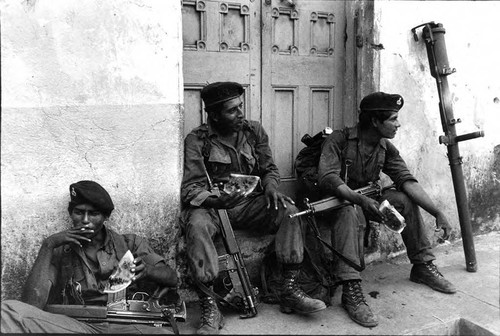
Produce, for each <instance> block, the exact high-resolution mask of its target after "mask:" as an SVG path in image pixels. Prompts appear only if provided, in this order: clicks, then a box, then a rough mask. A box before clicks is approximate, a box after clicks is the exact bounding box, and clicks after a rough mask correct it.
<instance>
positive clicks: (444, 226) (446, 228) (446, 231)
mask: <svg viewBox="0 0 500 336" xmlns="http://www.w3.org/2000/svg"><path fill="white" fill-rule="evenodd" d="M441 230H443V235H442V237H441V238H442V239H443V240H448V238H450V234H451V231H452V228H451V225H450V223H448V219H446V216H445V215H444V213H442V212H441V211H440V212H438V214H437V215H436V232H439V231H441Z"/></svg>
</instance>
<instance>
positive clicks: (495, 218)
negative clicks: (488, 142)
mask: <svg viewBox="0 0 500 336" xmlns="http://www.w3.org/2000/svg"><path fill="white" fill-rule="evenodd" d="M492 155H493V158H492V160H491V162H492V164H491V166H490V167H487V169H486V170H484V171H485V173H484V174H483V175H480V176H476V177H475V178H473V179H470V181H469V182H468V186H467V187H468V190H469V207H470V210H471V217H472V218H471V222H472V229H473V232H474V234H480V233H486V232H490V231H498V230H500V145H496V146H495V147H494V148H493V151H492ZM474 160H481V159H480V158H475V159H471V162H468V163H467V165H466V167H467V169H470V170H472V169H475V167H474V166H475V163H477V162H474ZM481 161H483V162H484V158H483V159H482V160H481ZM465 176H470V174H467V173H466V174H465Z"/></svg>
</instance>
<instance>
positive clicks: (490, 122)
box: [371, 1, 500, 233]
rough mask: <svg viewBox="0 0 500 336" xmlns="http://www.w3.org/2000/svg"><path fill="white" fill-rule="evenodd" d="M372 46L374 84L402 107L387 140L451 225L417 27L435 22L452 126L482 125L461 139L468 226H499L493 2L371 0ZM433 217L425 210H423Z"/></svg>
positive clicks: (432, 96) (446, 170) (497, 52)
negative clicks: (480, 133) (398, 98)
mask: <svg viewBox="0 0 500 336" xmlns="http://www.w3.org/2000/svg"><path fill="white" fill-rule="evenodd" d="M374 6H375V9H374V10H375V17H374V34H373V36H372V37H371V38H373V41H372V43H373V44H372V47H373V48H374V49H376V50H377V51H376V53H375V56H374V78H375V79H376V86H378V89H379V90H381V91H385V92H392V93H395V92H397V93H400V94H401V95H402V96H403V97H404V98H405V106H404V108H403V110H402V112H401V113H400V121H401V123H402V127H401V128H400V130H399V132H398V135H397V136H396V138H395V139H394V143H395V144H396V145H397V146H398V148H399V149H400V151H401V152H402V155H403V157H404V158H405V160H406V161H407V163H408V165H409V167H410V168H411V170H412V172H414V174H415V175H416V177H417V178H418V179H419V181H420V182H421V183H422V184H423V186H424V187H425V188H426V189H427V190H428V192H429V194H430V196H431V197H432V198H433V199H435V200H436V201H437V204H438V205H439V206H440V207H441V208H442V209H444V210H445V212H446V214H447V215H448V217H449V219H450V220H451V223H452V225H453V226H454V227H455V228H457V229H458V228H459V221H458V214H457V207H456V202H455V196H454V192H453V187H452V185H453V184H452V180H451V172H450V167H449V163H448V158H447V156H446V152H447V151H446V147H445V146H444V145H440V144H439V143H438V137H439V136H440V135H444V133H443V130H442V126H441V119H440V115H439V109H438V102H439V99H438V95H437V87H436V82H435V79H434V78H433V77H431V75H430V71H429V62H428V59H427V54H426V50H425V44H424V42H423V39H422V38H421V36H420V34H421V29H419V30H418V35H419V41H418V42H415V41H414V39H413V36H412V34H411V32H410V29H411V28H413V27H415V26H417V25H419V24H422V23H426V22H429V21H434V22H436V23H442V24H443V25H444V28H445V29H446V34H445V40H446V45H447V50H448V58H449V62H450V66H451V67H452V68H456V70H457V71H456V73H455V74H452V75H450V76H448V83H449V85H450V91H451V93H452V95H453V109H454V115H455V118H460V119H461V120H462V123H460V124H458V125H457V133H458V134H464V133H468V132H473V131H477V130H484V132H485V137H484V138H479V139H474V140H469V141H465V142H461V143H460V145H459V147H460V153H461V155H462V157H463V170H464V175H465V182H466V188H467V192H468V198H469V205H470V210H471V217H472V224H473V230H474V232H475V233H479V232H483V231H489V230H493V229H496V230H498V229H500V179H499V176H500V133H499V132H498V125H499V124H500V101H499V98H500V81H499V78H500V66H499V65H498V60H499V59H500V49H499V48H498V32H499V31H500V21H499V20H498V13H500V2H497V1H477V2H476V1H452V2H449V1H376V2H375V4H374ZM425 218H426V219H427V220H429V222H432V223H434V221H433V220H432V218H431V217H430V216H427V215H426V217H425Z"/></svg>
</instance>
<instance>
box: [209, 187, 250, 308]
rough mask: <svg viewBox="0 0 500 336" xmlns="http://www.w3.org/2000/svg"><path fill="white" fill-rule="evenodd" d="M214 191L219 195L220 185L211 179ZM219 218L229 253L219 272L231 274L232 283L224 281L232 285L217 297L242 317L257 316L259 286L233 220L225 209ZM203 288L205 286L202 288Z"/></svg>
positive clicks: (220, 259)
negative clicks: (254, 284) (253, 279)
mask: <svg viewBox="0 0 500 336" xmlns="http://www.w3.org/2000/svg"><path fill="white" fill-rule="evenodd" d="M209 181H210V180H209ZM210 186H211V189H212V193H213V194H214V195H216V196H217V197H219V196H220V191H219V187H218V185H217V184H215V185H212V183H211V181H210ZM217 212H218V214H219V218H220V221H221V231H222V239H223V241H224V247H225V248H226V252H227V254H224V255H221V256H219V270H220V271H219V273H221V272H222V273H224V272H225V273H226V274H227V276H229V279H227V280H230V283H228V281H226V279H225V280H224V281H223V282H224V285H225V286H228V287H229V286H232V288H228V289H229V293H228V294H227V295H226V296H225V297H221V296H220V295H217V294H216V293H210V294H211V295H213V294H216V295H215V297H216V298H217V299H218V300H219V301H220V302H221V303H222V304H227V305H229V306H231V307H233V308H235V309H236V310H239V311H240V312H242V314H241V315H240V318H251V317H255V316H257V308H256V307H255V306H256V304H257V292H258V290H257V288H253V287H252V285H251V283H250V278H249V276H248V272H247V269H246V267H245V262H244V260H243V257H242V255H241V251H240V248H239V246H238V243H237V242H236V238H235V236H234V231H233V228H232V227H231V222H230V221H229V217H228V215H227V211H226V210H225V209H218V210H217ZM201 289H202V290H203V289H204V288H201Z"/></svg>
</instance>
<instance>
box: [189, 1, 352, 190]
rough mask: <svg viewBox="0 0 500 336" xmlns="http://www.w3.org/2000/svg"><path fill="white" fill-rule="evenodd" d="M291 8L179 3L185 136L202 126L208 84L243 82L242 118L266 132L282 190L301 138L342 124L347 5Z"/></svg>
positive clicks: (282, 4) (270, 4)
mask: <svg viewBox="0 0 500 336" xmlns="http://www.w3.org/2000/svg"><path fill="white" fill-rule="evenodd" d="M294 2H295V3H296V5H295V6H291V5H289V4H288V1H282V0H234V1H231V2H225V1H213V0H203V1H202V0H184V1H183V39H184V60H183V63H184V64H183V66H184V83H185V125H184V132H185V135H186V134H187V133H188V132H189V131H190V130H191V129H192V128H194V127H196V126H198V125H199V124H200V122H202V121H205V120H206V116H205V113H204V112H203V103H202V101H201V98H200V90H201V88H202V87H203V86H204V85H206V83H208V82H215V81H226V80H227V81H236V82H239V83H241V84H242V85H243V86H244V88H245V115H246V118H247V119H252V120H258V121H261V122H262V124H263V125H264V127H265V128H266V130H267V132H268V134H269V137H270V142H271V149H272V151H273V155H274V157H275V161H276V164H277V165H278V168H279V169H280V173H281V177H282V180H283V182H284V183H283V189H284V190H287V189H288V190H290V188H289V187H290V185H289V182H293V181H294V175H295V174H294V169H293V162H294V158H295V156H296V155H297V153H298V152H299V150H300V149H301V148H302V147H303V144H302V143H301V142H300V138H301V137H302V135H304V134H305V133H309V134H312V133H315V132H318V131H320V130H321V129H323V128H324V127H326V126H330V127H339V126H342V121H343V119H342V104H343V102H342V95H343V90H344V88H343V79H344V67H345V59H344V57H345V50H344V42H343V38H344V34H345V32H344V29H345V8H344V6H345V2H344V1H334V0H295V1H294Z"/></svg>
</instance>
